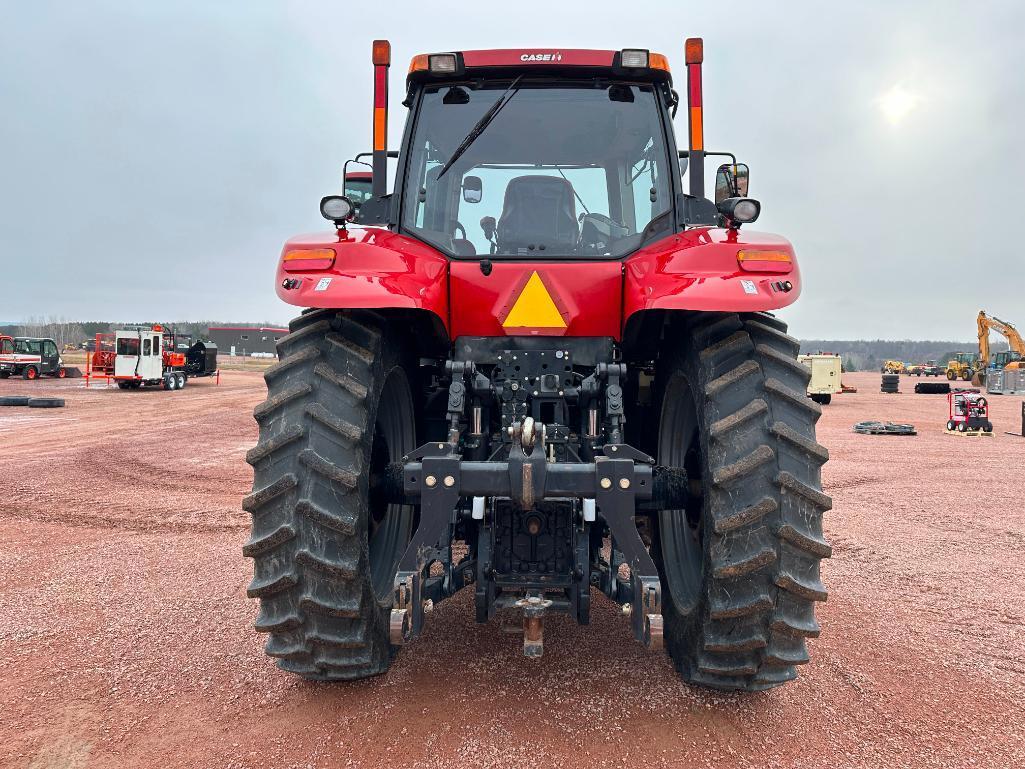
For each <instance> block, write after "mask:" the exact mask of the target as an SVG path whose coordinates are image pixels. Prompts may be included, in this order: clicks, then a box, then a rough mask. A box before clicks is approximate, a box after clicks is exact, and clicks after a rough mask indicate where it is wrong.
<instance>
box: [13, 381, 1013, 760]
mask: <svg viewBox="0 0 1025 769" xmlns="http://www.w3.org/2000/svg"><path fill="white" fill-rule="evenodd" d="M845 380H846V381H847V382H848V383H853V384H855V385H857V386H858V387H859V388H860V390H861V392H859V393H858V394H847V395H839V396H836V397H834V400H833V404H832V405H830V406H827V407H825V408H824V411H825V415H824V416H823V419H822V421H821V422H820V423H819V438H820V440H821V442H822V443H823V444H825V445H826V446H827V447H828V448H829V450H830V453H831V456H832V459H831V461H830V462H829V463H828V464H827V465H826V467H825V470H824V473H825V485H826V490H827V491H828V492H829V493H830V494H832V495H833V500H834V509H833V511H832V512H831V513H828V514H827V518H826V531H827V535H828V537H829V538H830V539H831V541H832V543H833V547H834V556H833V559H832V560H831V561H829V562H827V563H826V565H825V567H824V581H825V582H826V584H827V586H828V587H829V588H830V591H831V592H830V597H829V601H828V602H827V603H826V604H824V605H822V606H821V607H820V610H819V621H820V623H821V624H822V628H823V632H822V637H821V638H820V639H818V640H816V641H813V642H811V644H810V647H811V654H812V662H811V664H809V665H807V666H805V667H804V668H803V669H802V670H801V677H800V678H799V679H798V680H797V681H796V682H794V683H792V684H790V685H788V686H786V687H784V688H782V689H776V690H774V691H771V692H768V693H763V694H757V695H726V694H721V693H710V692H707V691H702V690H697V689H692V688H690V687H688V686H686V685H684V684H682V683H681V682H680V681H679V680H678V679H677V678H676V676H675V674H674V672H673V670H672V668H671V666H670V665H669V663H668V661H667V659H666V658H664V657H662V656H659V655H654V654H649V653H647V652H645V651H644V650H643V649H642V648H641V647H640V646H639V645H638V644H636V643H634V642H633V641H632V640H631V638H630V634H629V631H628V629H627V625H626V622H625V621H624V620H623V619H622V617H620V616H619V615H618V613H617V612H616V611H615V608H614V607H613V606H612V605H611V604H610V603H609V602H607V601H605V600H604V599H601V600H596V601H595V609H594V613H593V619H592V624H591V626H590V627H588V628H580V627H577V626H575V625H573V624H571V623H570V622H568V621H560V618H557V617H556V618H552V619H551V620H549V621H548V623H547V632H546V645H545V649H546V651H545V656H544V657H543V658H542V659H540V660H528V659H526V658H524V657H522V656H521V654H520V640H519V637H518V636H517V635H515V634H514V633H512V632H509V630H511V629H513V628H512V627H508V628H507V627H504V626H503V623H502V622H500V621H496V622H493V623H491V624H489V625H484V626H478V625H476V624H475V623H474V622H473V619H472V613H473V612H472V601H471V600H470V599H471V596H469V595H459V596H456V597H455V598H454V599H452V600H451V601H449V602H447V603H445V604H442V605H441V606H439V607H438V608H437V609H436V610H435V611H434V612H433V613H432V614H431V615H429V617H428V625H427V630H426V632H425V633H424V635H423V636H422V637H421V639H419V640H418V641H417V642H416V643H415V644H414V645H412V646H410V647H409V648H408V649H406V650H404V651H403V652H402V653H401V654H400V655H399V657H398V659H397V661H396V663H395V665H394V666H393V668H392V670H391V671H390V672H389V673H388V674H387V675H385V676H382V677H379V678H376V679H373V680H371V681H366V682H362V683H357V684H351V685H325V684H311V683H306V682H304V681H302V680H300V679H298V678H295V677H293V676H290V675H288V674H286V673H284V672H282V671H279V670H278V669H277V668H276V667H274V665H273V664H272V662H271V660H269V659H268V658H266V657H265V656H264V654H263V652H262V648H261V646H262V641H263V639H262V637H260V636H258V635H257V634H256V633H255V632H254V631H253V630H252V622H253V618H254V617H255V614H256V603H255V601H250V600H249V599H247V598H246V596H245V588H246V585H247V584H248V582H249V580H250V577H251V565H250V562H248V561H247V560H246V559H244V558H243V557H242V555H241V546H242V543H243V542H244V541H245V540H246V539H247V536H248V526H249V522H248V515H247V514H245V513H243V512H242V510H241V508H240V506H239V502H240V499H241V497H242V496H243V495H244V494H246V493H247V492H248V491H249V486H250V481H251V477H252V476H251V472H250V469H249V467H248V466H247V465H246V464H245V462H244V460H243V455H244V453H245V451H246V449H248V448H249V447H250V446H252V445H253V443H254V442H255V440H256V425H255V423H254V422H253V420H252V418H251V416H250V413H251V410H252V407H253V406H254V405H255V404H256V403H257V402H259V401H260V400H261V399H262V397H263V383H262V379H261V378H260V376H259V375H258V374H256V373H248V372H238V373H229V374H227V375H226V376H224V377H223V378H222V383H221V385H220V386H219V387H217V386H215V385H214V384H213V382H209V381H196V382H190V384H189V386H188V387H187V388H186V389H185V390H184V391H181V392H170V393H169V392H164V391H152V392H150V391H128V392H122V391H119V390H116V389H103V388H100V389H96V388H93V389H90V390H86V389H85V388H84V386H83V382H82V381H81V380H65V381H60V382H58V381H54V380H45V381H40V382H35V383H29V382H22V381H20V380H6V381H0V395H11V394H26V393H34V394H39V395H60V396H61V397H65V398H66V399H67V402H68V406H67V408H65V409H56V410H35V409H33V410H28V409H19V408H0V473H2V475H0V478H2V480H0V489H2V492H0V526H2V528H0V564H2V566H3V568H2V569H0V659H2V660H3V664H2V667H0V746H2V747H0V765H2V766H4V767H8V766H11V767H31V768H32V769H37V768H41V767H76V768H77V767H115V766H116V767H121V766H124V767H149V766H154V767H155V766H161V767H170V766H193V767H258V766H259V767H262V766H273V767H331V766H366V767H376V766H389V767H390V766H424V767H428V766H429V767H436V766H439V765H445V766H468V767H469V766H472V767H492V766H495V767H506V766H513V767H519V766H522V767H538V766H561V767H584V766H588V767H590V766H641V767H660V766H686V767H706V766H707V767H713V766H714V767H755V766H758V767H764V766H775V767H791V766H795V767H796V766H800V767H848V766H850V767H854V766H858V767H860V766H866V767H886V768H887V769H890V768H891V767H904V766H951V767H962V766H979V767H1012V766H1022V765H1025V718H1023V715H1022V713H1023V706H1025V687H1023V685H1025V558H1023V555H1022V550H1023V546H1025V504H1023V502H1025V438H1015V437H1012V436H1009V435H1005V434H1004V431H1005V430H1018V429H1020V412H1021V398H1018V397H1008V396H1005V397H1000V396H993V397H992V398H991V403H992V406H993V421H994V422H995V423H996V426H997V431H998V434H997V435H996V436H995V437H993V438H961V437H951V436H947V435H945V434H944V432H943V425H944V423H945V421H946V399H945V397H944V396H927V395H914V394H913V384H912V383H911V382H910V381H909V380H908V379H907V378H903V382H902V389H903V390H904V393H903V394H901V395H882V394H880V393H879V392H878V389H879V376H878V374H854V375H845ZM913 381H918V380H917V379H916V380H913ZM933 381H935V380H933ZM864 419H891V420H895V421H910V422H914V423H915V424H916V425H917V426H918V429H919V431H920V434H919V435H918V436H915V437H910V438H900V437H886V436H880V437H870V436H862V435H856V434H853V433H851V432H850V426H851V425H852V424H853V423H854V422H857V421H860V420H864ZM508 622H509V624H510V625H512V624H514V623H515V620H514V618H512V617H510V618H508Z"/></svg>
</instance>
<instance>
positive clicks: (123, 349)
mask: <svg viewBox="0 0 1025 769" xmlns="http://www.w3.org/2000/svg"><path fill="white" fill-rule="evenodd" d="M163 338H164V331H163V328H162V327H160V326H153V327H151V328H147V327H134V328H123V329H119V330H118V331H117V332H116V333H115V334H114V377H113V378H114V381H115V382H117V386H118V387H120V388H121V389H122V390H127V389H129V388H132V389H137V388H139V387H143V386H145V385H161V386H163V388H164V389H165V390H180V389H181V388H183V387H184V386H185V383H186V382H187V381H188V377H187V376H186V373H185V370H184V368H185V356H184V355H183V354H181V353H179V352H175V351H174V350H167V349H164V344H163Z"/></svg>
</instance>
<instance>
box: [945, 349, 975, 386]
mask: <svg viewBox="0 0 1025 769" xmlns="http://www.w3.org/2000/svg"><path fill="white" fill-rule="evenodd" d="M978 368H979V356H978V355H976V354H975V353H973V352H959V353H955V354H954V357H953V358H951V359H950V360H949V361H948V362H947V371H946V373H947V379H949V380H950V381H951V382H953V381H954V380H955V379H963V380H964V381H966V382H968V381H970V380H971V379H972V377H973V376H975V372H976V371H977V370H978Z"/></svg>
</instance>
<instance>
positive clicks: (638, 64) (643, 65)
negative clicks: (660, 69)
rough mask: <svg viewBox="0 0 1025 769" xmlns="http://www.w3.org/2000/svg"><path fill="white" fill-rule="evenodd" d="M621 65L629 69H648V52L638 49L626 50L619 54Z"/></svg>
mask: <svg viewBox="0 0 1025 769" xmlns="http://www.w3.org/2000/svg"><path fill="white" fill-rule="evenodd" d="M619 63H620V65H621V66H623V67H626V68H627V69H647V68H648V52H647V51H646V50H641V49H636V48H624V49H623V50H622V51H621V52H620V54H619Z"/></svg>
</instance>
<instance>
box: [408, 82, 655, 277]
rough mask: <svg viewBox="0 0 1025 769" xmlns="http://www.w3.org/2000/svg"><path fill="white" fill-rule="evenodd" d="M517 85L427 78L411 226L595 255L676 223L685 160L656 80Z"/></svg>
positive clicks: (443, 242) (471, 249)
mask: <svg viewBox="0 0 1025 769" xmlns="http://www.w3.org/2000/svg"><path fill="white" fill-rule="evenodd" d="M509 86H510V83H509V82H504V83H498V84H488V85H486V86H485V87H483V88H479V89H475V88H471V87H469V86H461V85H451V86H450V85H445V86H430V87H428V88H427V90H426V92H425V93H424V95H423V99H422V101H421V104H420V110H419V113H418V115H417V118H416V129H415V133H414V136H413V138H412V141H411V144H410V149H409V159H408V164H409V165H408V167H407V169H406V180H405V190H404V197H403V213H402V224H403V227H404V228H405V229H407V230H409V231H411V232H412V233H413V234H415V235H416V236H417V237H419V238H421V239H423V240H425V241H427V242H429V243H431V244H432V245H435V246H437V247H438V248H440V249H441V250H443V251H445V252H447V253H449V254H451V255H453V256H464V257H474V256H487V255H494V256H497V257H503V256H505V257H509V258H516V257H528V258H529V257H534V258H539V257H540V258H546V257H554V258H558V257H592V258H593V257H603V256H607V257H616V256H623V255H625V254H627V253H629V252H631V251H633V250H635V249H637V248H638V247H639V246H640V244H641V242H642V241H643V240H645V239H646V236H647V235H650V234H652V233H653V232H661V231H662V230H663V229H664V228H668V226H670V222H669V221H668V220H669V217H666V216H662V214H665V213H666V212H667V211H669V210H670V208H671V186H670V184H669V176H668V174H669V171H668V169H669V168H670V167H675V166H672V165H671V164H670V162H669V157H668V155H667V150H666V142H665V137H664V133H663V127H662V121H661V118H660V114H659V104H658V100H657V95H656V93H655V91H654V90H653V88H652V87H651V86H647V85H635V84H625V83H613V84H608V83H605V84H604V85H602V86H595V84H594V83H590V82H589V83H586V84H580V85H568V84H558V85H552V84H547V83H546V84H530V83H521V84H517V85H515V86H513V87H512V88H511V89H509V90H507V88H509ZM503 99H504V102H505V103H504V106H502V107H501V108H500V109H499V111H498V112H497V114H495V115H494V117H493V119H492V120H491V122H490V123H489V124H488V125H486V127H484V128H483V129H482V130H481V128H480V125H479V122H478V121H480V120H481V118H482V116H484V115H485V113H487V112H488V110H489V109H490V108H492V107H493V106H494V105H495V104H497V103H498V102H500V101H501V100H503ZM475 125H476V126H477V132H476V133H477V136H476V138H471V137H470V136H469V134H470V133H471V131H472V129H474V127H475ZM460 148H461V150H462V151H461V153H460ZM446 166H448V167H447V168H446ZM646 229H647V230H648V232H646Z"/></svg>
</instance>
